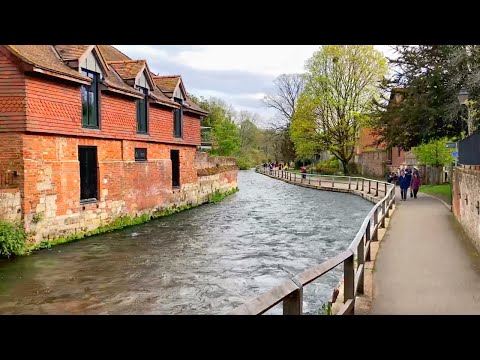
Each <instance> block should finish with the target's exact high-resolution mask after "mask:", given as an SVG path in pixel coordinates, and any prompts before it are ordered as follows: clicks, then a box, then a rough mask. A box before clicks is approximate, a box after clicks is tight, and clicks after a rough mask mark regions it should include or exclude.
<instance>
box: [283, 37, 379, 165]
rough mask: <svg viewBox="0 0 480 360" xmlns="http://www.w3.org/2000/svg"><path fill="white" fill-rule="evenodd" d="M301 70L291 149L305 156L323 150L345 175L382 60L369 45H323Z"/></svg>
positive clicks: (373, 96) (377, 52) (370, 103)
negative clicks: (301, 88)
mask: <svg viewBox="0 0 480 360" xmlns="http://www.w3.org/2000/svg"><path fill="white" fill-rule="evenodd" d="M306 70H307V73H306V74H305V79H306V85H305V90H304V91H303V92H302V94H301V96H300V99H299V102H298V107H297V111H296V112H295V113H294V115H293V122H292V139H293V141H294V143H295V149H296V151H297V152H300V153H301V154H303V155H304V156H306V155H310V154H311V153H312V152H315V151H321V150H328V151H330V152H331V153H332V154H333V155H334V156H335V157H336V158H337V159H339V160H340V161H341V162H342V165H343V169H344V172H345V174H348V168H347V165H348V163H349V162H350V160H351V159H352V158H353V154H354V146H355V144H356V140H357V134H358V132H359V130H360V128H361V126H362V124H364V123H366V122H367V119H368V117H367V116H366V114H368V113H369V112H371V106H372V104H373V100H374V99H375V98H376V97H378V92H379V88H378V85H379V83H380V81H381V79H382V78H383V77H384V76H385V74H386V72H387V60H386V58H385V57H384V56H383V55H382V54H381V53H380V52H379V51H377V50H375V49H374V47H373V46H367V45H328V46H323V47H322V48H320V50H318V51H317V52H315V53H314V54H313V56H312V58H310V59H309V60H308V62H307V65H306ZM377 101H378V99H377Z"/></svg>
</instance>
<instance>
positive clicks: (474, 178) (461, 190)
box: [452, 167, 480, 251]
mask: <svg viewBox="0 0 480 360" xmlns="http://www.w3.org/2000/svg"><path fill="white" fill-rule="evenodd" d="M452 210H453V214H454V215H455V217H456V218H457V220H458V221H459V223H460V224H461V225H462V227H463V229H464V230H465V232H466V233H467V234H468V235H469V237H470V238H471V239H472V241H473V243H474V244H475V246H476V248H477V249H478V250H479V251H480V167H474V168H463V167H456V168H455V169H454V171H453V193H452Z"/></svg>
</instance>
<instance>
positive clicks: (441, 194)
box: [419, 184, 452, 204]
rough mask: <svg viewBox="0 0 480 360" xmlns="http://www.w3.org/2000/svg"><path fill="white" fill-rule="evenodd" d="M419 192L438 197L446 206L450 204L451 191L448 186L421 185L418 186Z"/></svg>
mask: <svg viewBox="0 0 480 360" xmlns="http://www.w3.org/2000/svg"><path fill="white" fill-rule="evenodd" d="M419 191H420V192H424V193H426V194H429V195H432V196H435V197H438V198H439V199H442V200H443V201H445V202H446V203H447V204H451V199H452V189H451V187H450V184H442V185H423V186H420V189H419Z"/></svg>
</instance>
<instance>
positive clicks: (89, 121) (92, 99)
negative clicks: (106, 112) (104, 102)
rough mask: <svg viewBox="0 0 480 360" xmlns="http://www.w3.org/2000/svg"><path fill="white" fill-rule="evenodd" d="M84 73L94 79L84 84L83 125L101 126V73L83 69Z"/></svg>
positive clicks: (82, 90)
mask: <svg viewBox="0 0 480 360" xmlns="http://www.w3.org/2000/svg"><path fill="white" fill-rule="evenodd" d="M81 73H82V75H85V76H87V77H89V78H90V79H92V82H91V83H90V85H82V88H81V92H82V127H84V128H92V129H98V128H99V111H98V80H99V74H98V73H96V72H93V71H91V70H87V69H82V70H81Z"/></svg>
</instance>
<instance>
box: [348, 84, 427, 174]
mask: <svg viewBox="0 0 480 360" xmlns="http://www.w3.org/2000/svg"><path fill="white" fill-rule="evenodd" d="M400 101H402V91H401V89H394V90H393V91H392V92H391V95H390V102H389V106H394V105H395V104H396V103H399V102H400ZM376 140H377V138H376V136H375V134H374V133H373V132H372V129H369V128H363V129H361V130H360V134H359V138H358V144H357V147H356V151H355V155H356V156H355V159H356V162H357V164H358V166H359V170H360V172H361V174H363V175H373V176H379V177H380V176H384V175H385V173H386V172H387V171H396V170H398V169H399V168H400V167H402V166H406V165H416V164H417V162H416V159H415V156H414V155H413V153H412V152H411V151H404V150H403V149H401V148H399V147H396V146H393V147H392V146H387V144H383V143H382V144H379V145H376V144H375V141H376Z"/></svg>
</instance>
